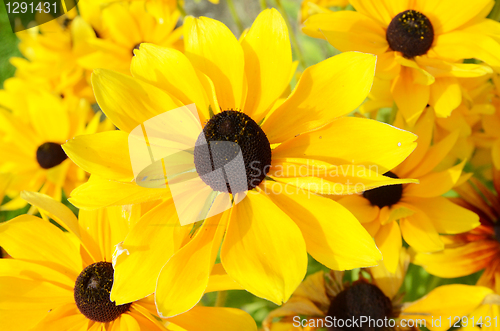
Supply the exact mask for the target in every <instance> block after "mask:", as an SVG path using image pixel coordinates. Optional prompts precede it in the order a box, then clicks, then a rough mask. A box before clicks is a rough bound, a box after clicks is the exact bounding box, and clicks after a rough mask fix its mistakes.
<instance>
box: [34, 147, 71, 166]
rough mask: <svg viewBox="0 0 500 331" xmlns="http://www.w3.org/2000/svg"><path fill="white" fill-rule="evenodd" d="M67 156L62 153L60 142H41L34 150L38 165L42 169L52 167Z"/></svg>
mask: <svg viewBox="0 0 500 331" xmlns="http://www.w3.org/2000/svg"><path fill="white" fill-rule="evenodd" d="M67 158H68V156H67V155H66V153H64V150H63V149H62V147H61V145H60V144H57V143H51V142H47V143H43V144H41V145H40V146H38V149H37V150H36V160H37V161H38V164H39V165H40V167H42V168H44V169H50V168H53V167H55V166H57V165H59V164H61V163H62V162H63V161H64V160H66V159H67Z"/></svg>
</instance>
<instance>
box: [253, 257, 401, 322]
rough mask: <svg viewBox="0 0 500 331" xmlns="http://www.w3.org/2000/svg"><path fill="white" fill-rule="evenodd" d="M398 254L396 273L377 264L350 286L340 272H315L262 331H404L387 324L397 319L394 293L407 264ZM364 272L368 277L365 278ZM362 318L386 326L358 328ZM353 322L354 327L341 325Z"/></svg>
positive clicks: (397, 299) (397, 303) (398, 303)
mask: <svg viewBox="0 0 500 331" xmlns="http://www.w3.org/2000/svg"><path fill="white" fill-rule="evenodd" d="M400 253H401V256H400V257H401V259H400V261H399V264H398V267H397V272H396V273H392V272H389V271H388V270H387V269H386V268H385V266H384V263H381V264H380V265H379V266H377V267H373V268H368V269H362V271H361V273H360V279H359V280H357V281H355V282H352V283H349V282H344V281H343V276H344V273H343V272H341V271H333V270H331V271H330V272H328V273H326V274H325V272H323V271H319V272H317V273H314V274H312V275H309V276H307V277H306V279H305V280H304V281H303V282H302V284H301V285H300V286H299V287H298V288H297V290H296V291H295V293H294V294H293V295H292V297H291V298H290V300H288V302H287V303H285V304H284V305H283V306H282V307H279V308H277V309H276V310H273V311H271V312H270V313H269V315H268V316H267V317H266V319H265V320H264V322H263V326H264V330H265V331H275V330H276V331H277V330H286V331H291V330H298V331H315V330H349V329H351V328H352V329H353V330H369V329H372V330H384V329H392V330H394V329H395V330H401V329H404V328H399V327H395V328H391V327H390V325H389V320H393V322H394V326H396V325H397V324H398V323H397V320H398V319H399V318H400V317H401V308H402V299H403V296H402V295H401V294H400V293H398V291H399V288H400V287H401V285H402V284H403V280H404V278H405V275H406V271H407V269H408V265H409V262H410V261H409V256H408V255H407V253H406V251H405V250H401V252H400ZM365 272H366V273H367V274H368V275H369V276H370V277H366V276H365V275H364V273H365ZM334 318H335V325H333V323H334ZM363 318H370V319H372V320H384V319H385V320H386V322H385V323H386V325H385V327H380V328H369V327H368V326H367V324H364V325H360V324H359V323H360V321H361V320H362V319H363ZM340 320H342V322H341V321H340ZM353 320H356V321H357V322H356V323H357V324H355V325H346V324H344V323H345V322H348V323H351V322H352V321H353ZM339 323H342V324H343V325H341V324H339ZM366 323H367V322H366ZM372 323H373V322H372ZM390 323H392V322H390ZM391 326H392V325H391Z"/></svg>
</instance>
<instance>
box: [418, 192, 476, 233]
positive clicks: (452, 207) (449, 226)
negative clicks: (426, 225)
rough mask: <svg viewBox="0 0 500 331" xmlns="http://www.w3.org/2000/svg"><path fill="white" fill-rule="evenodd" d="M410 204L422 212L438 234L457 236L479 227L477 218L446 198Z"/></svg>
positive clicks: (422, 200) (419, 200)
mask: <svg viewBox="0 0 500 331" xmlns="http://www.w3.org/2000/svg"><path fill="white" fill-rule="evenodd" d="M410 203H411V204H412V205H414V206H416V207H417V208H419V209H420V210H422V211H423V212H424V213H425V214H426V215H427V216H428V217H429V219H431V220H432V223H433V224H434V227H435V228H436V230H437V231H438V232H439V233H447V234H458V233H462V232H467V231H470V230H472V229H474V228H475V227H477V226H479V224H480V223H479V216H478V215H477V214H476V213H473V212H472V211H470V210H468V209H465V208H462V207H460V206H458V205H456V204H454V203H452V202H450V201H449V200H448V199H447V198H443V197H435V198H430V199H411V201H410Z"/></svg>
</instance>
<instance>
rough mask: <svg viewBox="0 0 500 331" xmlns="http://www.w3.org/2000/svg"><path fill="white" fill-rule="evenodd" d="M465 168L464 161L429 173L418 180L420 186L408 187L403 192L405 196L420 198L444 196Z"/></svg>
mask: <svg viewBox="0 0 500 331" xmlns="http://www.w3.org/2000/svg"><path fill="white" fill-rule="evenodd" d="M464 166H465V161H463V162H462V163H459V164H457V165H456V166H454V167H451V168H449V169H447V170H445V171H441V172H431V173H429V174H427V175H425V176H422V177H420V178H419V180H420V184H418V185H408V186H407V187H406V188H405V190H404V194H405V196H406V195H408V196H413V197H420V198H431V197H437V196H440V195H443V194H445V193H446V192H448V191H449V190H451V189H452V188H453V186H455V184H456V183H457V181H458V179H459V178H460V175H461V174H462V169H463V167H464Z"/></svg>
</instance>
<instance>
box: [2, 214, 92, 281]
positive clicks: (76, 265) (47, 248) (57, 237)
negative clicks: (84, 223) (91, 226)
mask: <svg viewBox="0 0 500 331" xmlns="http://www.w3.org/2000/svg"><path fill="white" fill-rule="evenodd" d="M34 243H36V244H34ZM0 245H1V246H2V247H3V248H4V249H5V250H6V251H7V253H9V255H11V256H12V257H14V258H16V259H25V260H31V261H42V262H50V263H53V264H58V265H60V268H62V269H63V270H66V271H67V272H68V273H73V276H74V277H75V278H76V276H77V275H78V274H79V273H80V271H81V269H82V258H81V256H80V247H79V246H78V245H76V244H75V241H73V240H72V239H71V237H70V236H69V235H68V234H67V233H64V232H63V231H62V230H60V229H59V228H57V227H56V226H55V225H53V224H51V223H49V222H47V221H45V220H42V219H40V218H38V217H34V216H31V215H21V216H18V217H16V218H14V219H12V220H10V221H8V222H5V223H2V224H1V225H0Z"/></svg>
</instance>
